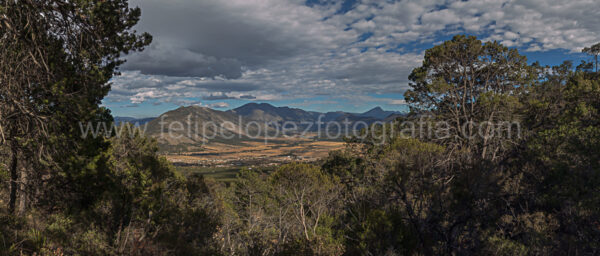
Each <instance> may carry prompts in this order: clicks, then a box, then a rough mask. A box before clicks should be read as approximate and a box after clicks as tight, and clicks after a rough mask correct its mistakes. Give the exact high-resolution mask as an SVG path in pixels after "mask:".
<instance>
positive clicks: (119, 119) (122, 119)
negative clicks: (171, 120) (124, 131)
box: [113, 116, 156, 126]
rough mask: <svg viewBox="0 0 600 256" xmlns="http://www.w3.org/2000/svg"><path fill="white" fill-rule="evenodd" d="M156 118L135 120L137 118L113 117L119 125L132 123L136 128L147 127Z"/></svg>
mask: <svg viewBox="0 0 600 256" xmlns="http://www.w3.org/2000/svg"><path fill="white" fill-rule="evenodd" d="M155 118H156V117H147V118H135V117H124V116H115V117H113V119H114V121H115V123H116V124H117V125H119V124H121V123H130V124H133V125H135V126H139V125H145V124H146V123H148V122H150V121H152V120H154V119H155Z"/></svg>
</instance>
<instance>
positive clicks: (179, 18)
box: [108, 0, 600, 105]
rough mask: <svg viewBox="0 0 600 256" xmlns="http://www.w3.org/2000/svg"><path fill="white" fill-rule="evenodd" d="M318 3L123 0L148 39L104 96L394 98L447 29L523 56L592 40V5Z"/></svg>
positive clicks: (544, 0) (587, 0)
mask: <svg viewBox="0 0 600 256" xmlns="http://www.w3.org/2000/svg"><path fill="white" fill-rule="evenodd" d="M320 2H325V4H310V5H308V6H307V5H306V1H300V0H228V1H222V0H204V1H196V0H172V1H166V2H165V1H162V0H137V1H133V2H132V5H139V6H140V7H141V8H142V13H143V14H142V19H141V21H140V24H139V26H138V27H136V29H137V30H139V31H148V32H150V33H151V34H153V35H154V42H153V44H152V45H151V46H149V47H148V48H147V50H146V51H144V52H142V53H136V54H133V55H131V56H128V57H127V59H128V62H127V63H126V65H125V66H124V67H123V70H124V72H123V75H122V76H119V77H116V78H115V79H113V81H112V83H113V87H112V89H113V90H112V91H111V93H110V94H109V97H108V100H109V101H116V102H119V101H123V102H129V103H135V104H139V103H141V102H144V101H148V100H153V101H160V102H175V101H177V99H179V98H197V99H202V100H208V101H217V100H228V99H246V100H281V99H291V98H301V97H307V98H308V97H314V96H316V95H321V96H326V97H329V98H338V99H339V98H343V97H347V99H348V100H354V101H357V100H373V99H366V98H361V97H356V96H357V95H368V94H373V93H376V94H383V93H403V92H404V91H405V90H406V89H407V85H408V79H407V76H408V74H409V73H410V71H411V70H412V69H413V68H414V67H416V66H418V65H420V63H421V61H422V56H423V52H422V51H423V49H426V48H429V47H431V46H432V45H433V44H435V43H436V42H439V41H440V40H441V39H440V38H447V37H448V36H451V35H452V34H455V33H468V34H475V35H477V36H479V37H480V38H482V39H484V40H497V41H500V42H502V43H503V44H505V45H507V46H511V47H519V48H520V49H522V50H526V51H547V50H553V49H565V50H568V51H579V50H580V49H581V48H582V47H584V46H588V45H591V44H593V43H596V42H598V41H600V23H598V22H597V19H596V17H597V13H600V4H598V3H597V0H501V1H498V0H470V1H458V0H455V1H453V0H451V1H448V0H418V1H417V0H399V1H379V0H363V1H359V2H358V3H357V4H355V5H354V6H353V8H351V9H350V10H344V11H340V8H341V3H340V2H339V1H337V2H336V1H333V2H332V1H320ZM311 3H312V2H311ZM220 103H222V102H220ZM388 104H391V105H403V104H405V103H404V102H403V101H402V100H399V99H391V101H390V102H388Z"/></svg>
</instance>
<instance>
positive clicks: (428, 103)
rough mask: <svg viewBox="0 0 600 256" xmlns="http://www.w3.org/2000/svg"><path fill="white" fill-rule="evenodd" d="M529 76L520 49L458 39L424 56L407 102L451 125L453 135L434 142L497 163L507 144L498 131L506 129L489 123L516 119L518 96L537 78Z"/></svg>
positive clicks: (409, 91)
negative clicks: (515, 109)
mask: <svg viewBox="0 0 600 256" xmlns="http://www.w3.org/2000/svg"><path fill="white" fill-rule="evenodd" d="M531 73H532V69H531V67H529V65H528V64H527V59H526V57H524V56H522V55H520V54H519V53H518V52H517V50H515V49H509V48H507V47H505V46H502V45H501V44H499V43H498V42H487V43H485V44H482V42H481V41H479V40H477V39H476V38H475V37H473V36H463V35H457V36H455V37H454V38H452V40H450V41H446V42H444V43H442V44H440V45H437V46H435V47H433V48H431V49H428V50H427V51H426V52H425V59H424V60H423V65H422V66H421V67H418V68H415V69H414V70H413V71H412V73H411V74H410V76H409V79H410V81H411V83H410V87H411V89H410V90H408V91H407V92H406V93H405V98H406V100H407V102H408V103H410V104H411V108H412V110H413V111H417V112H419V113H422V115H426V114H432V115H433V118H434V120H433V121H435V122H445V124H447V126H448V128H449V129H448V130H449V131H448V132H449V136H445V138H430V139H437V140H442V141H444V142H443V143H444V144H446V145H448V146H449V147H450V148H453V149H456V150H466V151H469V152H471V151H472V152H473V153H475V154H480V155H481V156H483V157H485V158H489V159H496V158H497V156H498V153H499V151H500V150H501V148H502V147H503V145H501V144H500V143H499V141H498V140H495V139H497V138H498V136H494V135H495V134H494V133H495V132H496V133H499V132H502V130H500V131H499V130H494V129H492V128H493V127H492V126H491V125H489V124H494V123H497V122H501V121H512V120H513V119H514V117H513V116H512V113H513V111H511V109H513V108H514V107H515V104H517V103H518V102H517V101H516V95H517V93H518V92H519V91H520V90H521V89H522V88H523V87H525V86H526V85H527V84H528V83H529V82H530V80H531V79H532V78H535V77H534V76H532V74H531ZM422 115H421V116H422ZM507 129H508V128H504V129H503V130H504V131H505V130H507ZM494 137H495V138H494Z"/></svg>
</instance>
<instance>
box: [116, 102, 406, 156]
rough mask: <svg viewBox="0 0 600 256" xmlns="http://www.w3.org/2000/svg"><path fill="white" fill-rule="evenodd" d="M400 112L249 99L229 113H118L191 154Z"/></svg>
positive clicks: (355, 125)
mask: <svg viewBox="0 0 600 256" xmlns="http://www.w3.org/2000/svg"><path fill="white" fill-rule="evenodd" d="M401 115H402V114H401V113H399V112H394V111H385V110H383V109H381V108H379V107H377V108H374V109H372V110H369V111H367V112H365V113H359V114H357V113H348V112H342V111H337V112H327V113H320V112H311V111H305V110H302V109H297V108H290V107H275V106H273V105H270V104H267V103H261V104H257V103H249V104H246V105H243V106H241V107H238V108H236V109H232V110H229V111H219V110H214V109H211V108H207V107H200V106H189V107H180V108H178V109H175V110H171V111H168V112H166V113H164V114H162V115H160V116H159V117H157V118H148V119H135V118H127V117H115V121H117V122H130V123H135V122H139V123H140V127H141V128H142V129H144V131H145V134H146V135H148V136H151V137H154V138H156V139H157V141H158V143H159V147H160V148H161V150H163V151H169V152H192V151H197V150H201V149H202V148H203V147H204V146H205V145H206V144H207V143H208V144H212V143H219V144H226V145H247V142H250V141H261V142H262V141H264V140H265V135H268V136H270V137H271V138H272V137H273V136H274V134H279V136H281V135H282V134H283V133H282V132H281V131H282V129H286V135H290V134H294V133H295V134H302V133H303V132H312V133H309V134H303V135H307V136H314V135H315V134H326V132H339V131H345V130H354V129H362V128H365V125H371V124H373V123H375V122H391V121H394V120H395V119H396V118H397V117H399V116H401ZM289 122H292V123H294V124H295V125H296V127H297V128H298V129H297V130H295V131H290V130H289V129H290V126H284V125H288V124H287V123H289ZM319 122H321V124H320V125H319ZM331 122H337V124H336V123H331ZM340 129H341V130H340ZM317 131H321V133H316V132H317ZM310 134H312V135H310ZM319 139H325V138H319Z"/></svg>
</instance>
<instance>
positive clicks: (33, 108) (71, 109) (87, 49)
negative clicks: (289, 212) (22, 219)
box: [0, 0, 151, 213]
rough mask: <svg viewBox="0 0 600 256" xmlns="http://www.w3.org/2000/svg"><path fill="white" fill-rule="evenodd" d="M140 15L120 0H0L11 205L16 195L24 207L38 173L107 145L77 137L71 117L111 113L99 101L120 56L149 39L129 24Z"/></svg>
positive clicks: (2, 139)
mask: <svg viewBox="0 0 600 256" xmlns="http://www.w3.org/2000/svg"><path fill="white" fill-rule="evenodd" d="M139 16H140V10H139V9H137V8H134V9H132V8H129V7H128V4H127V1H126V0H107V1H88V0H75V1H67V0H52V1H37V0H17V1H13V0H2V1H0V85H1V86H0V146H2V147H4V148H6V149H7V150H8V151H9V152H10V155H11V160H10V162H11V164H10V174H11V181H10V187H11V188H10V198H9V208H10V209H11V211H13V212H14V211H15V205H16V202H17V197H18V201H19V207H18V212H19V213H23V212H24V211H25V210H26V207H27V205H28V203H29V200H28V199H32V198H34V197H33V192H32V191H33V188H34V187H36V188H37V187H41V185H42V184H41V182H42V176H44V177H48V176H50V177H52V176H54V175H55V174H56V173H57V172H58V171H66V172H69V170H66V169H65V168H66V167H67V166H69V165H71V166H75V165H77V164H76V163H73V162H72V161H73V160H74V159H75V160H76V159H78V158H77V157H73V156H77V155H81V154H85V155H86V157H82V158H79V160H81V161H83V162H85V161H86V159H88V156H90V155H93V154H94V153H93V152H92V151H94V150H93V149H94V148H96V149H98V150H97V151H96V154H97V152H99V150H102V148H106V147H105V146H104V147H102V146H101V145H100V144H101V141H100V140H94V139H93V138H81V134H80V133H79V130H78V126H77V123H78V122H83V123H86V122H88V121H91V122H107V121H111V117H110V115H109V113H108V111H107V110H106V109H103V108H101V107H99V104H100V101H101V100H102V98H103V97H104V96H105V95H106V94H107V93H108V91H109V89H110V85H109V84H108V81H109V80H110V78H111V77H112V76H113V75H114V74H115V71H116V69H117V67H118V66H119V65H120V64H122V63H123V60H122V59H121V58H120V56H121V54H123V53H128V52H130V51H137V50H142V49H143V47H144V46H145V45H147V44H149V43H150V41H151V38H150V36H149V35H148V34H142V35H138V34H136V32H135V31H131V28H132V27H133V26H134V25H135V24H136V23H137V22H138V20H139ZM80 152H84V153H80ZM79 160H77V161H79ZM69 161H71V163H68V162H69ZM81 161H80V162H81ZM83 162H81V163H79V165H85V164H84V163H83ZM34 170H35V171H34ZM34 182H35V183H37V184H33V183H34ZM37 198H39V196H38V197H37Z"/></svg>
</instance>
